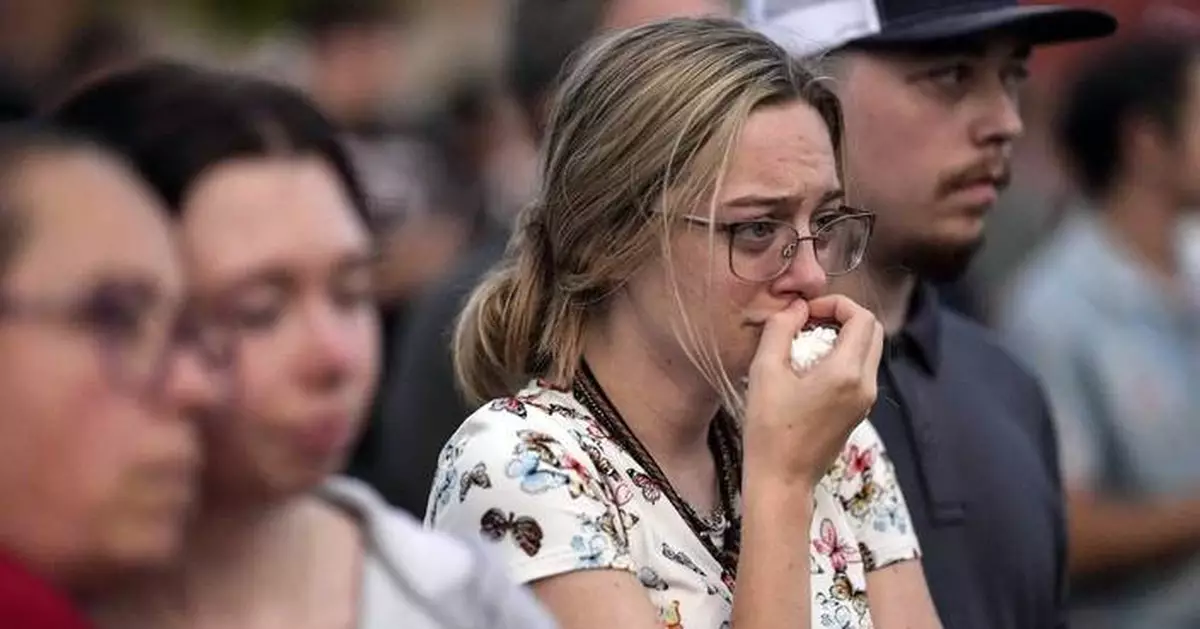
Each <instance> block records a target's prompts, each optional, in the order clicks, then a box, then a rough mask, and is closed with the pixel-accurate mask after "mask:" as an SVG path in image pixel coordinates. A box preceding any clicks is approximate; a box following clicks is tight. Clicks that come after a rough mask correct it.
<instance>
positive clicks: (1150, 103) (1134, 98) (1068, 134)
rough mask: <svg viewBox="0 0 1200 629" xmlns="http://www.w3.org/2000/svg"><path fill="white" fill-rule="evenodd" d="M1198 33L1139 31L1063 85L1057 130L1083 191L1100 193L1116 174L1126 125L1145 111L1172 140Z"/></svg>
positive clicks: (1197, 46)
mask: <svg viewBox="0 0 1200 629" xmlns="http://www.w3.org/2000/svg"><path fill="white" fill-rule="evenodd" d="M1198 53H1200V41H1198V40H1196V39H1195V38H1185V37H1183V36H1179V35H1167V34H1158V35H1155V36H1150V35H1143V36H1140V37H1138V38H1136V39H1131V40H1129V41H1126V42H1123V43H1119V44H1116V45H1114V46H1113V47H1111V48H1109V49H1107V50H1105V51H1103V52H1101V53H1100V54H1099V55H1097V56H1094V57H1092V58H1091V59H1090V60H1089V61H1088V62H1086V64H1085V65H1084V66H1083V68H1082V70H1081V72H1080V73H1079V74H1078V75H1077V77H1076V79H1075V81H1074V82H1073V84H1072V85H1071V87H1070V88H1069V90H1068V92H1067V96H1066V99H1065V103H1064V105H1063V108H1062V109H1061V110H1060V112H1059V117H1058V121H1057V125H1056V126H1057V129H1056V135H1057V140H1058V143H1059V146H1060V148H1061V150H1062V151H1063V153H1064V158H1065V159H1066V161H1067V163H1068V165H1069V167H1070V168H1071V169H1072V171H1073V172H1074V174H1075V176H1076V177H1077V178H1078V179H1079V183H1080V185H1081V186H1082V187H1083V190H1084V192H1085V193H1087V194H1088V195H1090V196H1092V197H1102V196H1104V195H1105V194H1107V193H1109V192H1110V191H1111V188H1112V186H1113V184H1114V182H1115V180H1116V178H1117V177H1118V176H1119V175H1120V172H1119V170H1120V168H1121V166H1122V163H1123V161H1124V159H1125V155H1124V154H1123V151H1124V150H1125V147H1124V146H1122V136H1123V133H1124V129H1125V125H1126V124H1128V123H1129V122H1130V120H1131V119H1134V118H1138V117H1140V118H1144V119H1146V120H1149V121H1150V122H1151V123H1153V124H1154V125H1157V126H1158V127H1159V130H1160V132H1161V133H1162V134H1163V137H1164V138H1166V139H1167V140H1168V141H1174V140H1175V138H1176V136H1177V134H1178V132H1179V131H1180V129H1179V127H1180V124H1181V120H1180V116H1181V112H1182V111H1183V110H1184V108H1185V107H1186V106H1187V102H1188V99H1189V98H1196V97H1197V96H1198V95H1194V94H1192V93H1191V92H1192V90H1191V70H1192V68H1194V67H1195V63H1196V62H1197V61H1200V55H1198Z"/></svg>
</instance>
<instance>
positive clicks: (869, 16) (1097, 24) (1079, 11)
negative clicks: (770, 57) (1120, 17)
mask: <svg viewBox="0 0 1200 629" xmlns="http://www.w3.org/2000/svg"><path fill="white" fill-rule="evenodd" d="M745 18H746V22H747V23H748V24H749V25H750V26H752V27H754V28H757V29H758V30H760V31H762V32H763V33H764V34H766V35H767V36H769V37H771V38H772V39H774V40H775V41H777V42H779V43H780V44H781V45H782V46H784V48H787V49H788V51H789V52H791V53H793V54H796V55H810V54H819V53H822V52H826V51H830V50H834V49H837V48H842V47H844V46H847V45H855V46H863V47H883V48H886V47H908V46H915V45H920V44H924V43H934V42H939V41H947V40H954V39H960V38H963V37H971V36H973V35H981V34H986V33H992V32H1003V33H1005V34H1010V35H1012V36H1014V37H1016V38H1018V39H1020V40H1021V41H1023V42H1025V43H1028V44H1030V45H1040V44H1055V43H1063V42H1071V41H1082V40H1086V39H1095V38H1098V37H1105V36H1107V35H1111V34H1112V33H1113V32H1115V31H1116V30H1117V20H1116V18H1114V17H1113V16H1112V15H1109V14H1108V13H1106V12H1104V11H1100V10H1097V9H1085V8H1078V7H1068V6H1059V5H1022V4H1020V3H1018V2H1017V0H746V8H745Z"/></svg>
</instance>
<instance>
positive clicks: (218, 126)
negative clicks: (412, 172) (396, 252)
mask: <svg viewBox="0 0 1200 629" xmlns="http://www.w3.org/2000/svg"><path fill="white" fill-rule="evenodd" d="M50 118H51V120H52V121H53V122H54V123H56V124H58V125H60V126H62V127H63V128H65V129H69V130H73V131H76V132H78V133H81V134H85V135H87V136H89V137H92V138H95V139H96V140H97V141H99V142H100V143H102V144H104V145H107V146H110V147H112V148H113V149H114V150H116V151H117V152H118V153H120V154H122V155H124V156H126V157H127V158H128V159H129V160H130V161H131V162H132V163H133V165H134V167H135V168H136V169H137V170H138V171H139V172H140V173H141V175H142V176H143V177H144V178H145V179H146V180H147V182H148V183H149V184H150V186H151V187H152V188H153V189H155V190H156V191H157V192H158V193H159V194H160V195H161V197H162V199H163V201H165V202H166V204H167V206H168V209H169V211H171V212H172V213H173V214H174V215H178V214H179V212H181V211H182V207H181V206H182V203H183V201H184V199H185V198H186V196H187V193H188V191H189V190H190V188H191V187H192V186H193V185H194V184H195V183H196V181H197V179H198V178H199V177H200V176H201V175H202V174H203V173H204V172H206V171H207V170H209V169H210V168H212V167H213V166H215V165H217V164H219V163H221V162H224V161H226V160H229V159H233V158H239V157H266V156H274V155H306V154H313V155H317V156H319V157H321V158H323V159H325V160H326V161H327V162H328V163H329V165H330V166H332V167H333V168H334V170H335V171H336V173H337V176H338V178H339V179H340V180H341V183H342V185H344V186H345V189H346V192H347V194H348V196H349V197H350V199H351V201H352V202H353V204H354V208H355V210H356V211H357V213H358V215H359V217H360V218H361V219H362V220H363V221H364V222H365V221H367V201H366V196H365V193H364V191H363V188H362V185H361V183H360V182H359V179H358V176H357V175H356V174H355V172H354V169H353V167H352V165H351V161H350V158H349V156H348V155H347V153H346V150H345V148H344V147H343V146H342V144H341V143H340V141H339V139H338V131H337V129H336V128H335V127H334V126H333V124H332V123H331V122H329V120H328V119H326V118H325V116H323V115H322V114H321V113H320V112H319V111H318V110H317V108H316V106H314V105H313V104H311V103H310V102H309V101H308V100H307V99H306V98H305V97H303V96H301V95H300V93H299V92H297V91H295V90H293V89H292V88H289V87H285V86H283V85H279V84H276V83H272V82H270V81H266V80H261V79H257V78H252V77H248V76H242V75H236V74H225V73H220V72H212V71H207V70H202V69H199V68H194V67H191V66H187V65H182V64H178V63H169V62H154V63H149V64H146V65H142V66H139V67H137V68H135V69H132V70H129V71H126V72H122V73H118V74H114V75H111V76H109V77H107V78H105V79H103V80H101V81H98V82H96V83H94V84H91V85H90V86H89V87H87V88H86V89H85V90H83V91H82V92H80V93H77V94H75V95H74V96H72V97H71V98H69V99H68V100H67V101H66V102H64V103H63V104H62V105H61V106H59V108H58V109H57V110H55V111H54V112H52V113H51V114H50Z"/></svg>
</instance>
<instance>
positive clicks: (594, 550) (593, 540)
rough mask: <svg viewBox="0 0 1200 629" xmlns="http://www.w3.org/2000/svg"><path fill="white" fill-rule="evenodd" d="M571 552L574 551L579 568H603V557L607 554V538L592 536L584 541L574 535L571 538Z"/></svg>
mask: <svg viewBox="0 0 1200 629" xmlns="http://www.w3.org/2000/svg"><path fill="white" fill-rule="evenodd" d="M571 550H574V551H575V554H576V556H577V557H578V561H579V567H580V568H585V569H586V568H600V567H603V566H604V557H605V555H606V554H608V550H609V545H608V538H606V537H604V536H603V535H592V536H590V537H588V538H586V539H585V538H584V537H583V536H582V535H576V536H574V537H572V538H571Z"/></svg>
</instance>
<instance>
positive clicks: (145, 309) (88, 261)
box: [0, 125, 221, 629]
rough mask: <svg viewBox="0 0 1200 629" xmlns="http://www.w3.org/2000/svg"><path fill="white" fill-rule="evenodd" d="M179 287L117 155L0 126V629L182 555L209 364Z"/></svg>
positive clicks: (205, 334)
mask: <svg viewBox="0 0 1200 629" xmlns="http://www.w3.org/2000/svg"><path fill="white" fill-rule="evenodd" d="M131 243H136V246H131ZM184 293H185V291H184V281H183V272H182V269H181V265H180V261H179V259H178V256H177V251H176V249H175V244H174V242H173V241H172V236H171V232H170V229H169V225H168V224H167V222H166V221H165V220H164V218H163V216H162V211H161V208H160V203H159V201H158V200H157V198H156V197H155V196H154V194H153V193H152V192H151V191H150V190H149V189H147V188H146V186H145V184H143V183H142V182H141V181H140V180H139V179H138V178H137V177H136V176H135V175H134V174H133V172H132V171H131V170H130V169H129V168H128V167H127V166H126V165H125V164H124V162H123V161H122V160H120V159H117V158H116V157H114V156H113V155H112V154H110V153H108V152H106V151H103V150H101V149H99V148H97V147H95V146H92V145H90V144H88V143H85V142H81V141H78V140H76V139H72V138H68V137H64V136H62V135H59V134H57V133H54V132H51V131H48V130H45V129H36V128H31V127H24V126H12V125H6V126H3V127H0V400H2V401H3V406H2V407H0V503H3V505H4V507H3V509H2V510H0V626H3V627H14V628H26V627H31V628H32V627H36V628H38V629H57V628H62V629H67V628H74V627H85V626H87V623H86V621H85V620H84V619H83V616H82V615H80V614H79V613H78V612H76V611H75V608H74V603H73V602H72V598H74V597H81V596H84V597H85V596H88V595H90V594H92V593H94V592H95V591H96V590H98V589H102V588H104V587H107V586H108V584H109V583H110V582H111V581H112V580H113V579H117V578H122V577H123V576H124V575H126V574H128V573H130V572H135V571H140V570H144V569H147V568H154V567H159V566H162V565H165V564H166V563H167V562H168V561H171V560H173V559H174V558H175V556H176V555H177V554H178V552H179V550H180V547H181V541H182V537H183V528H184V522H185V518H186V516H187V514H188V513H189V512H190V510H191V507H192V505H193V498H194V485H195V483H194V481H195V478H194V477H195V472H196V471H197V464H198V463H199V448H198V444H197V441H196V435H195V434H194V430H193V426H192V424H191V420H192V419H193V418H194V415H195V413H196V412H197V411H198V410H199V409H201V408H204V407H206V406H208V405H210V404H212V403H214V402H215V401H216V400H217V399H218V396H219V395H220V386H219V382H218V381H217V379H216V378H217V376H218V374H219V371H220V366H221V357H220V347H221V342H220V339H219V336H220V335H219V334H215V335H214V330H213V329H212V328H208V327H206V326H205V325H203V324H202V322H201V321H198V320H196V319H193V318H191V317H190V316H188V313H187V312H186V311H185V310H184V303H185V299H184ZM214 339H215V340H214Z"/></svg>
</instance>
